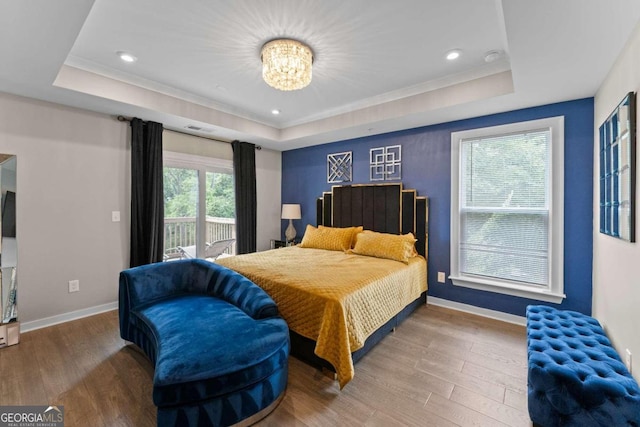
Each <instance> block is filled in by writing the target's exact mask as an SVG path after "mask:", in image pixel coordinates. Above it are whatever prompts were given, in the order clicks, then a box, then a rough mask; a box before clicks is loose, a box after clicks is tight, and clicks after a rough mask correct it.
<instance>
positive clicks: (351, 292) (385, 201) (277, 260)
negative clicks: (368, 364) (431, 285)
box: [217, 184, 428, 388]
mask: <svg viewBox="0 0 640 427" xmlns="http://www.w3.org/2000/svg"><path fill="white" fill-rule="evenodd" d="M427 217H428V200H427V199H426V198H425V197H418V196H417V194H416V191H415V190H404V189H403V188H402V184H380V185H353V186H336V187H333V188H332V191H331V192H329V193H324V194H323V196H322V197H321V198H320V199H318V202H317V222H318V226H323V227H331V229H332V230H335V231H338V230H345V229H347V227H353V226H362V227H363V228H364V229H365V230H372V231H374V232H379V233H385V234H394V235H398V236H388V235H386V236H383V237H385V238H387V237H388V238H391V239H393V238H395V237H398V238H400V237H401V235H406V234H407V233H413V235H414V236H415V238H416V240H417V241H416V242H415V248H416V250H417V252H418V254H417V256H412V257H409V258H407V259H405V260H404V261H406V263H404V262H398V261H397V260H393V259H383V258H378V257H373V256H364V255H361V254H356V253H352V251H341V250H325V249H317V248H313V247H300V245H299V246H294V247H286V248H280V249H274V250H270V251H264V252H257V253H253V254H246V255H239V256H235V257H229V258H224V259H219V260H218V261H217V262H218V263H220V264H221V265H224V266H226V267H229V268H231V269H233V270H235V271H237V272H239V273H241V274H243V275H245V276H246V277H248V278H249V279H251V280H252V281H253V282H255V283H256V284H258V285H259V286H260V287H262V288H263V289H264V290H265V291H266V292H267V293H268V294H269V295H270V296H271V297H272V298H273V299H274V301H276V303H277V304H278V307H279V309H280V312H281V314H282V316H283V317H284V319H285V320H287V323H288V324H289V328H290V330H291V340H292V350H291V352H292V354H293V355H295V356H296V357H299V358H301V359H303V360H305V361H306V362H309V363H311V364H313V365H316V366H321V367H325V368H328V369H330V370H333V371H335V372H336V376H337V379H338V381H339V383H340V387H341V388H342V387H344V386H345V385H346V384H347V383H348V382H349V381H350V380H351V379H352V378H353V376H354V363H355V362H357V361H358V360H359V359H360V358H361V357H362V356H363V355H364V354H366V352H367V351H369V349H370V348H372V347H373V346H374V345H375V344H376V343H377V342H379V341H380V340H381V339H382V338H383V337H384V336H385V335H386V334H387V333H388V332H389V331H391V330H392V329H393V328H395V326H397V325H398V324H399V323H400V322H401V321H402V320H403V319H404V318H406V317H407V316H408V315H409V314H410V313H411V312H412V311H414V310H415V309H416V308H417V307H418V306H420V305H421V304H423V303H424V302H425V301H426V290H427V264H426V257H427V241H428V235H427V229H428V225H427ZM311 228H314V227H311ZM371 234H377V233H371ZM376 238H377V237H376ZM361 240H364V239H361ZM396 240H397V239H396ZM412 241H413V240H412ZM303 245H304V239H303ZM357 245H358V244H356V247H355V248H354V250H355V249H357V248H359V247H360V246H357Z"/></svg>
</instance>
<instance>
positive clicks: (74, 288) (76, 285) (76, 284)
mask: <svg viewBox="0 0 640 427" xmlns="http://www.w3.org/2000/svg"><path fill="white" fill-rule="evenodd" d="M79 290H80V281H79V280H69V293H71V292H78V291H79Z"/></svg>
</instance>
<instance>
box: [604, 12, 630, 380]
mask: <svg viewBox="0 0 640 427" xmlns="http://www.w3.org/2000/svg"><path fill="white" fill-rule="evenodd" d="M594 60H597V58H594ZM639 89H640V24H639V25H638V26H637V27H636V29H635V31H634V33H633V34H632V36H631V38H630V39H629V41H628V42H627V46H626V47H625V49H624V50H623V52H622V53H621V55H620V57H619V58H618V60H617V62H616V64H615V65H614V66H613V68H612V69H611V70H610V71H609V74H608V75H607V77H606V79H605V81H604V82H603V83H602V85H601V86H600V89H599V90H598V92H597V94H596V96H595V126H594V135H595V136H594V141H595V144H594V146H595V147H594V151H595V159H594V160H595V164H594V197H593V199H594V207H593V209H594V225H593V228H594V234H593V315H594V317H596V318H597V319H598V320H599V321H600V322H601V323H602V324H603V326H604V327H605V329H606V331H607V334H608V335H609V338H610V339H611V341H612V342H613V344H614V346H615V347H616V350H617V351H618V353H619V354H620V357H621V358H622V360H623V361H624V359H625V356H624V354H625V349H627V348H628V349H629V350H631V352H632V354H633V356H634V357H633V364H632V373H633V374H634V377H635V378H636V379H640V333H639V332H638V331H640V242H638V240H640V233H639V232H638V228H640V227H639V225H640V191H638V190H640V173H636V189H637V190H636V200H635V203H636V241H637V242H636V243H628V242H624V241H622V240H619V239H616V238H613V237H609V236H605V235H603V234H600V233H599V232H598V229H599V224H598V221H599V220H598V218H599V217H600V216H599V212H598V203H599V198H600V193H599V191H600V190H599V182H598V176H599V173H600V167H599V152H598V143H599V135H598V128H599V127H600V125H601V124H602V122H604V120H606V118H607V117H608V116H609V114H610V113H611V111H612V110H613V109H614V108H615V107H616V106H617V105H618V103H619V102H620V101H621V100H622V98H623V97H624V96H625V95H626V94H627V93H628V92H631V91H638V90H639ZM636 120H637V123H638V124H640V116H638V117H637V118H636ZM639 142H640V141H639ZM636 163H637V165H638V166H640V163H638V162H636Z"/></svg>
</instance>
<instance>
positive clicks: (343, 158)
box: [327, 151, 353, 183]
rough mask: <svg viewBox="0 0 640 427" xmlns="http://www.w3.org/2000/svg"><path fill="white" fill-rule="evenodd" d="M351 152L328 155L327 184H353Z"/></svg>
mask: <svg viewBox="0 0 640 427" xmlns="http://www.w3.org/2000/svg"><path fill="white" fill-rule="evenodd" d="M351 153H352V152H351V151H345V152H344V153H333V154H327V182H329V183H334V182H351V177H352V172H353V170H352V168H353V161H352V157H351Z"/></svg>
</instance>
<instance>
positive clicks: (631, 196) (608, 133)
mask: <svg viewBox="0 0 640 427" xmlns="http://www.w3.org/2000/svg"><path fill="white" fill-rule="evenodd" d="M599 178H600V232H601V233H603V234H607V235H609V236H613V237H617V238H619V239H623V240H626V241H628V242H635V206H634V200H635V194H636V188H635V182H636V95H635V93H634V92H629V93H628V94H627V95H626V96H625V97H624V99H623V100H622V101H621V102H620V104H618V106H617V107H616V108H615V109H614V110H613V112H612V113H611V115H610V116H609V117H608V118H607V120H605V121H604V123H603V124H602V125H601V126H600V177H599Z"/></svg>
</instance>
